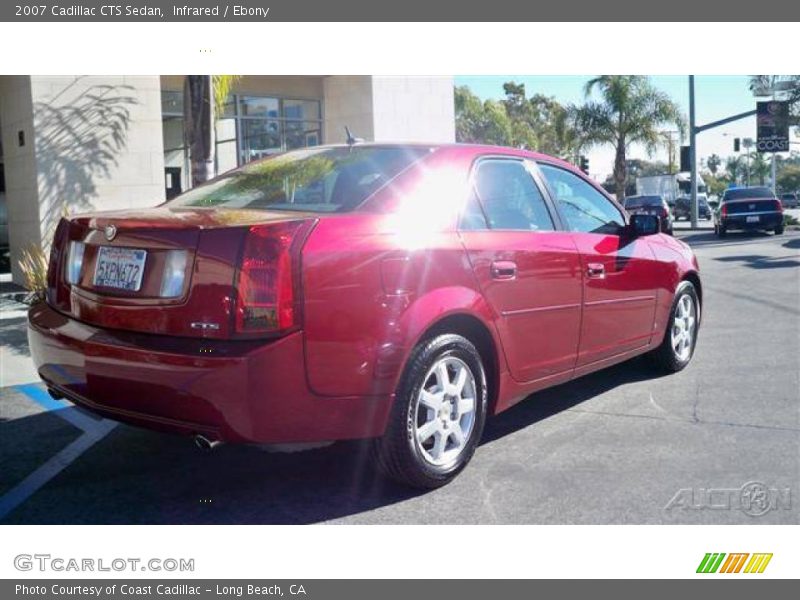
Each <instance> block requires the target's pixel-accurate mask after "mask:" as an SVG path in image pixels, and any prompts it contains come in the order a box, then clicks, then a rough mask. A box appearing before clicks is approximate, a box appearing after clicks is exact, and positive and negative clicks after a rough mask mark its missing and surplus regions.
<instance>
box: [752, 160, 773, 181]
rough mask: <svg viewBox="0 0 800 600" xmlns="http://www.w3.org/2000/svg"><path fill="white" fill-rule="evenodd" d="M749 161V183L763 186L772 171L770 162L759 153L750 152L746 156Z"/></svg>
mask: <svg viewBox="0 0 800 600" xmlns="http://www.w3.org/2000/svg"><path fill="white" fill-rule="evenodd" d="M748 158H749V160H750V181H751V182H753V181H758V184H759V185H764V184H766V182H767V178H769V176H770V173H771V171H772V165H771V164H770V161H768V160H767V158H766V157H765V156H764V155H763V154H762V153H761V152H751V153H750V154H749V155H748Z"/></svg>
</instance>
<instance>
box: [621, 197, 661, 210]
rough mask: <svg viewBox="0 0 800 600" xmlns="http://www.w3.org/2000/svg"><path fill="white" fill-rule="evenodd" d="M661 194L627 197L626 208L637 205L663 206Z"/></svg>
mask: <svg viewBox="0 0 800 600" xmlns="http://www.w3.org/2000/svg"><path fill="white" fill-rule="evenodd" d="M661 202H662V200H661V196H632V197H630V198H625V208H632V207H636V206H661Z"/></svg>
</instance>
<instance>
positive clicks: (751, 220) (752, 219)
mask: <svg viewBox="0 0 800 600" xmlns="http://www.w3.org/2000/svg"><path fill="white" fill-rule="evenodd" d="M747 222H748V223H758V215H755V216H750V217H747Z"/></svg>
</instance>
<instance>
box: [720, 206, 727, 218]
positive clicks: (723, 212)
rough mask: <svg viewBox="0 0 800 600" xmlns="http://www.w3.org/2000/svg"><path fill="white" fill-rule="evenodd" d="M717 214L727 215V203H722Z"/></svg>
mask: <svg viewBox="0 0 800 600" xmlns="http://www.w3.org/2000/svg"><path fill="white" fill-rule="evenodd" d="M719 214H720V215H722V216H723V217H727V216H728V205H727V204H723V205H722V208H720V209H719Z"/></svg>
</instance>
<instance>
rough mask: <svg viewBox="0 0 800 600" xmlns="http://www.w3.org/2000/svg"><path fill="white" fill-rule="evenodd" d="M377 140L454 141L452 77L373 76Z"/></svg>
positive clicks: (373, 102)
mask: <svg viewBox="0 0 800 600" xmlns="http://www.w3.org/2000/svg"><path fill="white" fill-rule="evenodd" d="M372 109H373V114H374V119H375V140H376V141H396V142H436V143H452V142H455V139H456V122H455V104H454V98H453V78H452V77H373V78H372Z"/></svg>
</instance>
